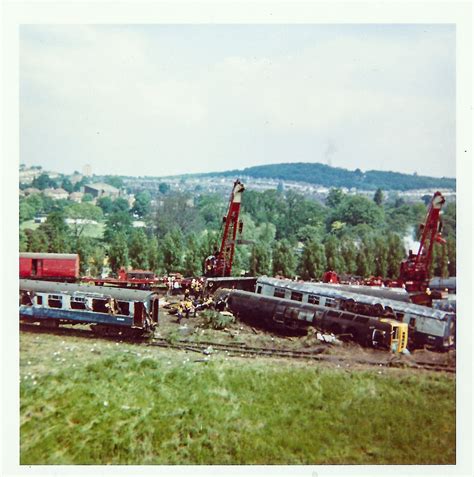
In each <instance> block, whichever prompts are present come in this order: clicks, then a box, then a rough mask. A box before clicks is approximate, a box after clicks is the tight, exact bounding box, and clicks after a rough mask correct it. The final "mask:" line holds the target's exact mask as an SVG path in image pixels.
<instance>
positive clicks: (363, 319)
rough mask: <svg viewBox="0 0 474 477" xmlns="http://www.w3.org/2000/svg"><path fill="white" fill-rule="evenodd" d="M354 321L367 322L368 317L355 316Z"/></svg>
mask: <svg viewBox="0 0 474 477" xmlns="http://www.w3.org/2000/svg"><path fill="white" fill-rule="evenodd" d="M354 321H358V322H359V323H367V322H368V321H369V318H367V317H366V316H357V317H356V318H355V320H354Z"/></svg>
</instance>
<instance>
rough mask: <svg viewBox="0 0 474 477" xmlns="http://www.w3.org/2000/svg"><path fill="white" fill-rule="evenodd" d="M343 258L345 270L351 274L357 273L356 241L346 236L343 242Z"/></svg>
mask: <svg viewBox="0 0 474 477" xmlns="http://www.w3.org/2000/svg"><path fill="white" fill-rule="evenodd" d="M340 248H341V250H340V253H341V259H342V260H343V262H344V267H343V271H344V272H345V273H349V274H355V273H357V248H356V246H355V244H354V241H353V240H352V239H350V238H346V239H344V240H343V241H342V242H341V247H340Z"/></svg>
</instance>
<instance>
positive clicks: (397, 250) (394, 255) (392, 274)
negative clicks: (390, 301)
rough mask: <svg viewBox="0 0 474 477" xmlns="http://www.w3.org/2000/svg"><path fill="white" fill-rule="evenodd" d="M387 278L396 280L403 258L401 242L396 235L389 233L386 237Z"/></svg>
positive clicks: (403, 250)
mask: <svg viewBox="0 0 474 477" xmlns="http://www.w3.org/2000/svg"><path fill="white" fill-rule="evenodd" d="M386 240H387V247H388V254H387V277H388V278H398V275H399V273H400V263H401V261H402V260H403V259H404V258H405V255H406V253H405V247H404V246H403V241H402V239H401V238H400V236H399V235H397V234H396V233H389V234H388V236H387V239H386Z"/></svg>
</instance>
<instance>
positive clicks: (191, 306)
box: [176, 278, 214, 323]
mask: <svg viewBox="0 0 474 477" xmlns="http://www.w3.org/2000/svg"><path fill="white" fill-rule="evenodd" d="M213 305H214V301H213V299H212V296H211V295H209V296H204V281H203V280H202V279H194V278H193V280H192V281H191V283H190V285H189V288H186V289H185V290H184V298H183V300H182V301H180V302H179V303H178V306H177V308H176V315H177V317H178V320H177V321H178V323H181V320H182V319H183V318H189V317H190V316H191V315H192V316H196V313H197V312H198V311H201V310H205V309H207V308H211V307H212V306H213Z"/></svg>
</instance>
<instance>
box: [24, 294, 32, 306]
mask: <svg viewBox="0 0 474 477" xmlns="http://www.w3.org/2000/svg"><path fill="white" fill-rule="evenodd" d="M21 304H22V305H32V304H33V296H32V295H31V294H30V292H21Z"/></svg>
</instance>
